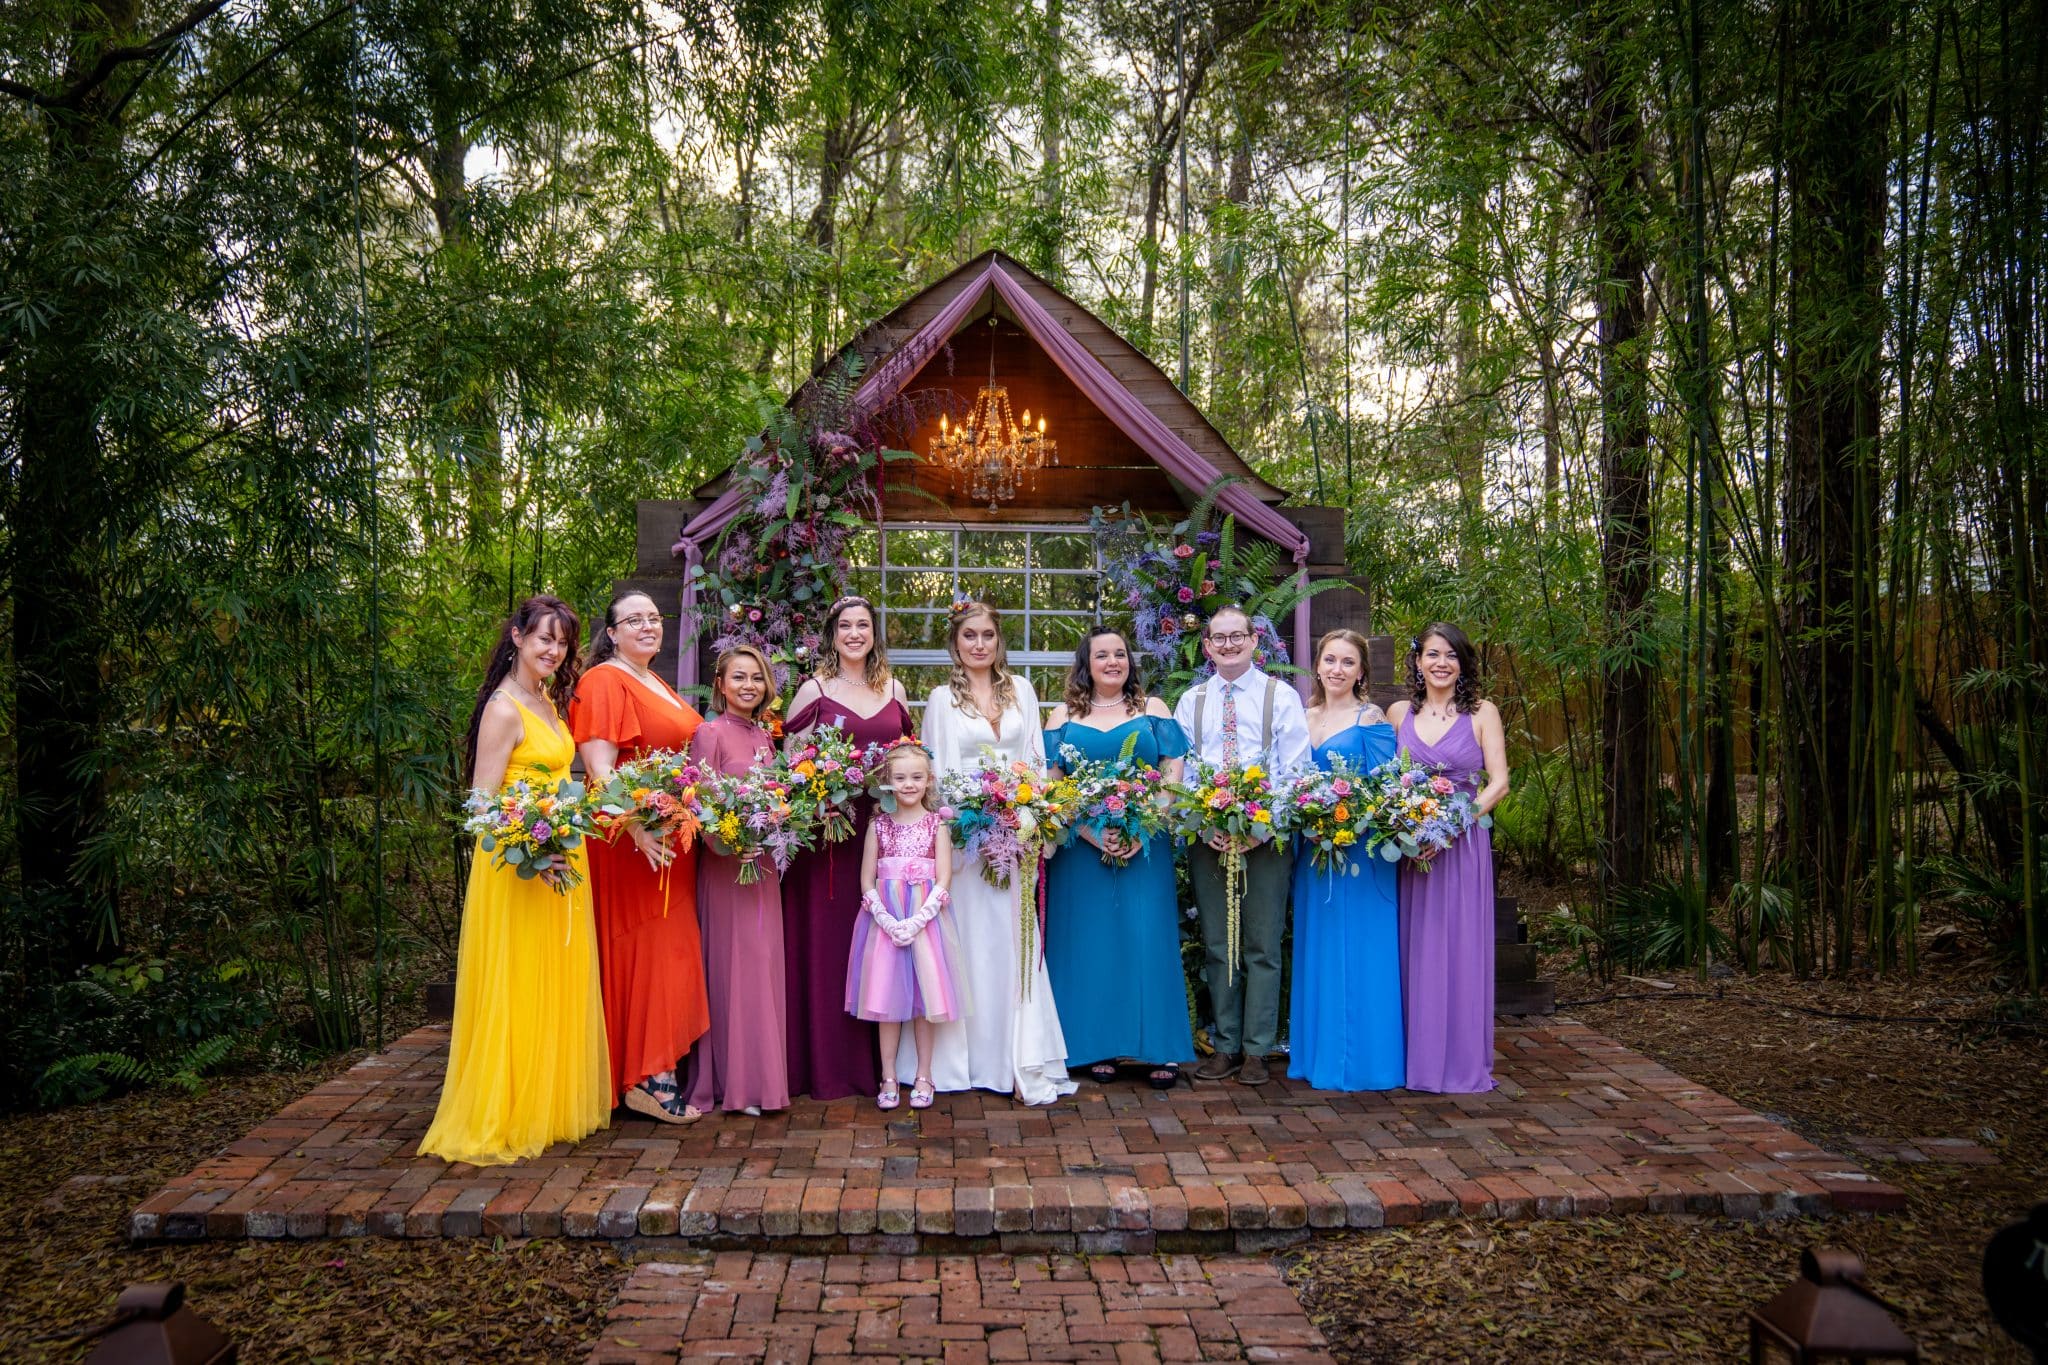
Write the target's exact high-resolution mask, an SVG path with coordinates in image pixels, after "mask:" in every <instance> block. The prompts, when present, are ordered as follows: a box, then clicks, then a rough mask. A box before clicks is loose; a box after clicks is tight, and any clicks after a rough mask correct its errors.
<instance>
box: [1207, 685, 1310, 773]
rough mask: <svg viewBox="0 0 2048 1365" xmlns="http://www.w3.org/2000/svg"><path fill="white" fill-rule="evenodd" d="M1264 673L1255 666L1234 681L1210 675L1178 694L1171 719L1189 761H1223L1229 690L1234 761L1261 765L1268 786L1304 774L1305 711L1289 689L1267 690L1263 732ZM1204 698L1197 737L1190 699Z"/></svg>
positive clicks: (1218, 763)
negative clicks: (1233, 704)
mask: <svg viewBox="0 0 2048 1365" xmlns="http://www.w3.org/2000/svg"><path fill="white" fill-rule="evenodd" d="M1267 681H1268V678H1267V675H1266V674H1264V673H1262V672H1260V671H1259V670H1258V669H1256V668H1248V669H1246V670H1245V671H1244V672H1243V673H1241V674H1240V675H1238V677H1237V679H1236V681H1234V682H1226V681H1225V680H1224V677H1223V675H1222V674H1221V673H1217V674H1214V675H1212V676H1211V677H1210V678H1209V680H1208V681H1207V682H1204V683H1203V684H1202V685H1201V686H1200V687H1190V688H1189V689H1188V690H1187V691H1185V692H1183V693H1181V695H1180V704H1179V705H1177V706H1175V707H1174V708H1173V718H1174V719H1175V720H1176V721H1178V722H1180V728H1181V730H1182V732H1183V733H1185V734H1186V735H1187V737H1188V748H1189V750H1190V751H1191V753H1190V757H1193V758H1198V759H1200V760H1201V761H1202V762H1204V763H1207V764H1209V765H1210V766H1211V767H1221V766H1222V763H1223V693H1224V689H1226V688H1234V689H1235V690H1236V694H1237V763H1238V766H1239V767H1243V766H1245V765H1246V764H1249V763H1263V764H1264V765H1265V767H1266V771H1267V773H1268V774H1269V775H1270V776H1271V777H1272V779H1273V782H1274V784H1275V785H1276V786H1277V785H1278V784H1279V783H1281V782H1284V781H1287V780H1288V779H1290V778H1293V777H1296V776H1298V775H1299V774H1300V773H1302V772H1304V771H1305V770H1306V769H1307V768H1308V765H1309V762H1310V759H1309V746H1308V713H1307V712H1306V711H1304V710H1303V709H1302V705H1301V697H1300V696H1299V695H1298V694H1297V693H1296V692H1295V690H1294V689H1293V688H1292V687H1289V686H1288V685H1287V684H1286V683H1284V682H1280V683H1277V685H1276V686H1275V687H1274V689H1273V733H1272V734H1271V735H1267V734H1265V733H1263V729H1264V723H1265V719H1266V683H1267ZM1198 696H1206V697H1207V700H1205V701H1204V702H1203V703H1202V733H1201V734H1199V735H1198V734H1196V733H1195V698H1196V697H1198Z"/></svg>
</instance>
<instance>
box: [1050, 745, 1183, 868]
mask: <svg viewBox="0 0 2048 1365" xmlns="http://www.w3.org/2000/svg"><path fill="white" fill-rule="evenodd" d="M1136 748H1137V736H1136V735H1132V736H1130V737H1129V738H1127V739H1125V740H1124V747H1123V751H1122V752H1121V753H1119V754H1118V755H1117V756H1116V758H1115V759H1114V760H1106V759H1088V758H1083V757H1082V756H1081V751H1080V750H1078V749H1076V748H1075V747H1074V746H1073V745H1071V744H1066V745H1062V746H1061V747H1060V766H1061V768H1062V769H1063V770H1064V771H1065V772H1066V775H1067V776H1066V780H1067V781H1068V782H1069V783H1071V784H1072V785H1073V788H1074V799H1073V804H1074V808H1075V809H1074V815H1073V818H1072V820H1071V821H1070V822H1069V825H1068V830H1067V831H1066V833H1067V835H1068V837H1071V833H1072V831H1073V830H1074V829H1078V828H1079V827H1081V826H1083V825H1086V826H1088V827H1089V828H1091V829H1094V830H1096V831H1097V832H1098V833H1107V834H1116V835H1120V836H1122V838H1123V840H1124V842H1126V843H1127V844H1134V845H1135V844H1141V843H1143V842H1144V841H1145V840H1146V839H1149V838H1150V837H1151V836H1153V835H1155V834H1157V833H1159V831H1161V830H1162V829H1164V828H1166V803H1167V799H1168V796H1169V793H1168V789H1167V785H1166V777H1165V775H1164V774H1162V773H1161V772H1160V771H1159V770H1158V769H1157V768H1155V767H1153V766H1152V765H1151V764H1149V763H1140V762H1138V761H1137V759H1136V758H1134V757H1133V754H1134V753H1135V751H1136ZM1102 860H1103V861H1104V862H1106V863H1114V864H1116V865H1117V866H1119V867H1121V866H1123V865H1125V864H1126V863H1129V862H1130V860H1131V859H1130V856H1129V855H1122V856H1113V855H1111V854H1110V853H1109V851H1108V850H1107V849H1105V850H1103V851H1102Z"/></svg>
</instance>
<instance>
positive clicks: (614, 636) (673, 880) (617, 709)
mask: <svg viewBox="0 0 2048 1365" xmlns="http://www.w3.org/2000/svg"><path fill="white" fill-rule="evenodd" d="M595 634H596V637H597V638H596V639H594V640H592V641H591V648H590V653H589V655H588V656H587V657H586V658H585V659H584V661H583V674H582V676H581V677H580V678H578V679H577V681H576V699H575V700H574V701H573V702H571V703H570V704H569V729H570V731H571V732H572V733H573V734H574V735H575V737H576V746H577V749H578V751H579V752H580V753H581V754H582V755H583V771H584V772H585V773H586V774H587V775H588V776H589V779H590V786H591V789H592V790H598V789H601V788H602V787H603V786H604V784H605V783H606V782H607V781H609V780H610V778H611V774H612V770H613V769H614V768H616V767H617V766H618V765H619V764H621V763H627V762H631V761H632V760H634V759H637V758H641V757H644V756H645V755H647V754H649V753H654V752H668V753H675V752H677V751H679V750H681V749H683V748H685V747H687V746H688V744H689V743H690V738H691V736H693V735H695V734H696V733H697V727H698V726H699V725H702V724H703V723H704V718H703V717H702V716H700V715H698V714H697V712H696V709H695V708H693V707H692V706H691V705H690V704H689V703H688V702H686V701H684V700H683V699H682V698H681V697H679V696H677V695H676V694H675V691H674V689H672V688H670V687H669V685H668V684H667V683H665V682H663V681H662V680H661V679H660V678H658V677H656V676H655V674H654V671H653V669H652V668H650V667H649V664H651V663H652V662H653V659H654V655H655V653H656V652H657V651H659V650H660V648H661V609H660V608H658V607H656V606H655V605H654V599H653V598H651V597H649V596H648V595H647V594H646V593H641V592H629V593H626V594H624V595H623V596H620V597H618V598H615V599H614V600H613V602H612V604H611V607H610V608H609V609H608V610H607V611H606V612H605V623H604V624H603V625H602V626H600V627H599V628H598V629H597V631H596V632H595ZM590 896H591V900H592V902H593V903H594V904H595V906H596V909H597V953H598V961H599V963H600V964H601V965H602V967H603V969H604V1027H605V1034H606V1036H607V1037H608V1038H610V1040H611V1058H612V1099H613V1101H614V1102H622V1103H624V1105H625V1106H626V1107H627V1108H628V1109H631V1110H633V1111H634V1112H635V1113H638V1114H644V1115H646V1116H647V1117H648V1118H651V1119H654V1120H655V1121H656V1122H658V1123H694V1122H695V1121H696V1120H697V1119H698V1118H700V1117H702V1115H701V1114H699V1113H698V1112H697V1111H695V1110H693V1109H691V1108H690V1107H689V1106H688V1105H686V1104H685V1103H684V1102H683V1099H682V1096H681V1095H680V1094H679V1093H678V1091H679V1086H678V1085H677V1083H676V1064H677V1062H678V1061H679V1060H680V1059H681V1058H682V1056H683V1054H685V1053H687V1052H688V1051H689V1050H690V1047H691V1045H692V1044H693V1043H695V1042H696V1041H697V1040H698V1039H699V1038H701V1037H703V1036H704V1031H705V1030H706V1029H708V1028H709V1027H711V1015H710V1012H709V1009H708V1007H707V1006H706V1004H705V1000H704V949H703V946H702V945H701V944H700V943H699V942H698V941H697V850H696V849H695V848H694V847H692V848H689V849H686V850H681V851H678V850H677V848H676V847H675V845H674V843H673V842H672V841H669V840H663V839H657V838H655V837H654V836H653V835H652V834H649V833H648V832H647V831H646V830H645V829H643V828H641V827H640V826H639V825H629V826H627V827H626V831H625V832H624V833H622V834H620V835H619V836H618V837H617V838H616V839H613V840H610V841H607V840H603V839H594V840H592V841H591V843H590Z"/></svg>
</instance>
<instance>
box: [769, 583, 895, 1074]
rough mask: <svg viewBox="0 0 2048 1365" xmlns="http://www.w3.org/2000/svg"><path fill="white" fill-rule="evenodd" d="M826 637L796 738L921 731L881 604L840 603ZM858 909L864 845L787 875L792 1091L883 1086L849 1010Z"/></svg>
mask: <svg viewBox="0 0 2048 1365" xmlns="http://www.w3.org/2000/svg"><path fill="white" fill-rule="evenodd" d="M822 634H823V636H824V639H825V649H824V656H825V657H824V661H823V662H822V663H820V664H819V665H818V672H817V675H816V676H815V677H813V678H811V679H809V680H808V681H806V682H805V683H804V685H803V686H802V687H800V688H798V689H797V693H796V696H795V698H793V699H792V700H791V702H790V717H789V736H790V738H791V739H792V740H793V739H794V738H795V737H796V736H798V735H801V734H802V733H803V732H805V731H806V730H810V729H812V728H814V727H816V726H819V725H837V726H839V727H840V728H841V729H843V730H845V731H846V733H847V734H849V735H851V736H852V738H853V742H854V744H855V745H856V746H857V747H859V748H862V749H865V748H866V747H867V746H868V745H870V744H888V743H890V742H892V741H894V740H899V739H901V738H903V737H904V736H905V735H908V734H912V733H914V732H915V730H916V726H915V725H914V724H913V723H912V722H911V719H910V708H909V706H908V705H907V704H906V702H905V700H904V694H903V684H902V683H899V682H897V681H895V679H893V678H892V677H890V675H889V657H888V654H887V652H886V651H885V650H884V649H883V646H882V639H881V632H880V630H879V627H878V622H877V618H876V615H875V608H874V604H873V603H871V602H869V601H868V600H867V599H866V598H865V597H842V598H840V599H839V600H838V601H837V602H834V603H833V604H832V606H831V609H830V610H828V611H827V612H826V614H825V624H824V628H823V631H822ZM853 815H854V825H853V827H854V828H855V829H860V830H864V829H866V828H867V825H868V821H869V820H870V819H871V818H872V817H873V815H874V802H873V801H871V800H869V799H868V798H866V797H862V798H861V800H860V802H859V808H858V809H857V810H856V811H854V813H853ZM860 904H861V888H860V845H859V844H857V843H855V842H853V841H851V840H849V841H846V842H844V843H839V844H826V845H824V846H823V847H821V848H816V849H813V850H811V851H810V852H808V853H800V854H798V855H797V858H796V861H795V862H793V863H791V864H790V868H789V875H788V876H786V877H784V878H783V896H782V923H783V934H784V938H785V940H786V941H787V943H788V945H789V984H788V1007H787V1008H788V1019H789V1086H790V1090H791V1092H792V1093H794V1094H798V1095H809V1096H810V1097H811V1098H813V1099H819V1100H836V1099H842V1098H844V1097H845V1096H848V1095H872V1094H874V1093H875V1092H876V1090H877V1089H879V1088H880V1086H881V1083H882V1067H881V1054H880V1052H879V1045H878V1043H877V1041H876V1037H875V1026H874V1025H873V1024H872V1023H870V1022H868V1021H867V1020H864V1019H856V1018H854V1017H853V1016H852V1015H850V1014H848V1013H847V1012H846V963H847V955H848V954H849V953H850V952H852V951H853V924H854V919H855V917H856V916H857V915H858V914H859V913H860Z"/></svg>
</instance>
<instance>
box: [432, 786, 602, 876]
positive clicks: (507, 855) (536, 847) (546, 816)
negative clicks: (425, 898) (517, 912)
mask: <svg viewBox="0 0 2048 1365" xmlns="http://www.w3.org/2000/svg"><path fill="white" fill-rule="evenodd" d="M596 828H597V819H596V815H595V812H594V810H593V806H592V803H591V801H590V799H589V796H588V795H587V793H586V792H585V791H584V788H583V784H582V783H580V782H573V781H570V780H569V779H567V778H564V779H562V780H561V781H559V782H556V783H554V784H553V785H552V786H550V785H548V784H547V783H545V782H514V783H512V784H510V785H509V786H507V787H506V788H505V789H504V790H502V791H500V792H498V793H496V794H495V795H493V794H492V793H490V792H484V791H473V792H471V793H470V794H469V800H468V801H467V802H465V803H464V805H463V818H462V829H463V832H464V833H466V834H472V835H475V836H476V841H477V846H478V847H479V848H481V849H482V850H483V851H484V852H486V853H488V854H490V855H491V862H492V864H493V865H494V866H497V867H509V868H511V869H512V870H513V871H514V872H516V873H518V874H519V876H520V878H521V879H522V880H526V881H530V880H532V879H533V878H535V877H538V878H540V879H541V880H542V881H544V882H546V883H547V884H548V885H549V886H552V887H553V888H554V889H555V890H556V891H558V892H561V893H562V894H564V895H566V894H567V893H568V891H569V888H571V887H573V886H575V885H576V884H577V883H578V882H580V881H582V880H583V878H582V876H581V875H580V874H579V873H578V872H577V871H576V867H575V864H573V863H572V862H570V861H569V854H570V852H571V851H572V850H573V849H575V848H576V847H577V846H578V845H579V844H581V843H582V842H583V841H584V839H586V838H587V837H589V836H590V835H591V834H592V833H594V832H595V830H596Z"/></svg>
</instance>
